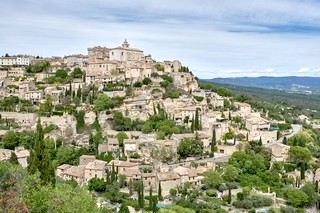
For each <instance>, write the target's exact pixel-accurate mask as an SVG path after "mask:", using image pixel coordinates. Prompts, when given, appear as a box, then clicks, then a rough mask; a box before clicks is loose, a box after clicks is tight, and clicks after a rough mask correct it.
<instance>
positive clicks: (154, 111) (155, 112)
mask: <svg viewBox="0 0 320 213" xmlns="http://www.w3.org/2000/svg"><path fill="white" fill-rule="evenodd" d="M156 114H157V110H156V106H155V105H154V103H153V115H156Z"/></svg>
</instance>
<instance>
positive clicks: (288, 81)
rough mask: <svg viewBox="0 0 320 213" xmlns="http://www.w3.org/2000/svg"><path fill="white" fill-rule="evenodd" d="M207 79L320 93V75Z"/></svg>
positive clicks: (225, 82) (221, 82) (298, 91)
mask: <svg viewBox="0 0 320 213" xmlns="http://www.w3.org/2000/svg"><path fill="white" fill-rule="evenodd" d="M205 81H209V82H214V83H220V84H232V85H238V86H245V87H258V88H264V89H278V90H284V91H287V92H292V93H301V94H320V77H296V76H288V77H266V76H262V77H239V78H213V79H206V80H205Z"/></svg>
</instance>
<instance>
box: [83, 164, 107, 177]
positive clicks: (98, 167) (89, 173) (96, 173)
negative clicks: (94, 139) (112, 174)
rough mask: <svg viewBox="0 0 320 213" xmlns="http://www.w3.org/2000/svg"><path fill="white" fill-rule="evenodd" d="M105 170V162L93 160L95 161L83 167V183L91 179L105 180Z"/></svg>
mask: <svg viewBox="0 0 320 213" xmlns="http://www.w3.org/2000/svg"><path fill="white" fill-rule="evenodd" d="M106 169H107V162H106V161H102V160H95V161H92V162H89V163H88V164H87V165H86V166H85V170H84V178H85V181H86V182H88V181H89V180H90V179H92V178H102V179H104V180H106V179H107V176H106Z"/></svg>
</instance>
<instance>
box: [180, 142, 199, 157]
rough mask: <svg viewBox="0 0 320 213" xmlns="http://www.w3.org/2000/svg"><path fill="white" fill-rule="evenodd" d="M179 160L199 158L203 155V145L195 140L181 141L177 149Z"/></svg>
mask: <svg viewBox="0 0 320 213" xmlns="http://www.w3.org/2000/svg"><path fill="white" fill-rule="evenodd" d="M177 153H178V154H179V156H180V158H182V159H185V158H187V157H193V156H200V155H202V153H203V143H202V141H200V140H196V139H189V138H186V139H183V140H182V141H181V142H180V144H179V146H178V149H177Z"/></svg>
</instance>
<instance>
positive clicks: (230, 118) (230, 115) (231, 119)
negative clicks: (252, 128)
mask: <svg viewBox="0 0 320 213" xmlns="http://www.w3.org/2000/svg"><path fill="white" fill-rule="evenodd" d="M231 120H232V118H231V112H230V110H229V121H231Z"/></svg>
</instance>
